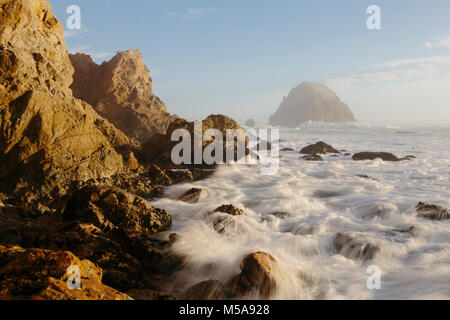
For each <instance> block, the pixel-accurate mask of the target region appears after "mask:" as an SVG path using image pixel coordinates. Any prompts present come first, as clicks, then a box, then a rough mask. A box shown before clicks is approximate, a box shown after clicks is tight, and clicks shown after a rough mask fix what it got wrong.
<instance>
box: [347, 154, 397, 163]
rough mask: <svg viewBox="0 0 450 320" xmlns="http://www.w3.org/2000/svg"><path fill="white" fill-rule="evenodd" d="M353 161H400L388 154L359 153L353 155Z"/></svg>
mask: <svg viewBox="0 0 450 320" xmlns="http://www.w3.org/2000/svg"><path fill="white" fill-rule="evenodd" d="M352 159H353V160H354V161H364V160H375V159H381V160H383V161H401V160H402V159H399V158H398V157H396V156H395V155H393V154H392V153H389V152H360V153H356V154H354V155H353V157H352Z"/></svg>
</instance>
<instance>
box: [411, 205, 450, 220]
mask: <svg viewBox="0 0 450 320" xmlns="http://www.w3.org/2000/svg"><path fill="white" fill-rule="evenodd" d="M416 211H417V213H418V215H419V216H420V217H422V218H426V219H431V220H446V219H450V212H449V210H447V209H444V208H442V207H440V206H437V205H434V204H429V203H423V202H419V203H418V204H417V206H416Z"/></svg>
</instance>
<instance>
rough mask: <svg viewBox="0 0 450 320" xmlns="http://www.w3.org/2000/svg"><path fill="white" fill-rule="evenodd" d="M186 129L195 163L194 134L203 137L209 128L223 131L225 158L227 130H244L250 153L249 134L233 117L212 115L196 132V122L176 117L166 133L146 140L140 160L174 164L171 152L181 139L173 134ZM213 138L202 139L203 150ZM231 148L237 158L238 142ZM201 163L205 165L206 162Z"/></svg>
mask: <svg viewBox="0 0 450 320" xmlns="http://www.w3.org/2000/svg"><path fill="white" fill-rule="evenodd" d="M178 129H185V130H186V131H187V132H189V134H190V137H191V151H192V156H191V163H192V164H193V163H194V149H195V148H194V134H199V135H200V134H201V137H200V138H202V137H204V135H205V132H206V131H207V130H209V129H217V130H219V131H220V132H221V134H222V136H223V157H224V160H225V157H226V148H227V146H228V144H227V142H226V136H227V130H242V131H241V132H242V133H243V134H244V135H245V143H246V145H245V147H246V148H245V153H246V154H248V152H249V151H248V144H247V143H248V140H249V138H248V136H247V135H246V133H245V130H244V129H243V128H242V127H241V126H239V124H238V123H237V122H236V121H234V120H233V119H231V118H229V117H227V116H224V115H210V116H208V117H207V118H206V119H205V120H203V121H202V132H198V133H194V129H195V125H194V122H189V121H187V120H185V119H181V118H179V119H176V120H174V121H173V122H172V123H171V124H170V126H169V128H168V130H167V133H166V134H165V135H163V134H155V135H153V136H152V137H151V138H150V139H149V140H147V142H145V143H144V144H143V146H142V152H141V154H140V160H141V161H142V162H144V163H157V164H161V165H163V166H169V167H170V166H172V167H177V166H175V165H173V163H172V159H171V154H172V150H173V148H174V147H175V146H176V145H177V144H179V141H172V134H173V132H174V131H175V130H178ZM212 142H213V141H212V139H211V140H210V141H205V140H203V139H202V142H201V148H202V151H204V149H205V148H206V147H207V146H208V145H210V144H211V143H212ZM230 148H232V150H234V156H235V159H236V158H237V151H238V150H237V148H236V143H235V144H234V145H231V146H230ZM201 165H203V166H205V163H202V164H201Z"/></svg>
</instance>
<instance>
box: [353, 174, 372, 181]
mask: <svg viewBox="0 0 450 320" xmlns="http://www.w3.org/2000/svg"><path fill="white" fill-rule="evenodd" d="M356 176H357V177H358V178H361V179H367V180H373V178H371V177H370V176H368V175H366V174H358V175H356Z"/></svg>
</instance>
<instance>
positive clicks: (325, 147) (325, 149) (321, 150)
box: [300, 141, 341, 155]
mask: <svg viewBox="0 0 450 320" xmlns="http://www.w3.org/2000/svg"><path fill="white" fill-rule="evenodd" d="M327 153H337V154H340V153H341V152H340V151H339V150H336V149H335V148H333V147H332V146H330V145H329V144H326V143H325V142H322V141H320V142H317V143H316V144H312V145H309V146H307V147H304V148H303V149H302V150H300V154H309V155H318V154H327Z"/></svg>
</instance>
